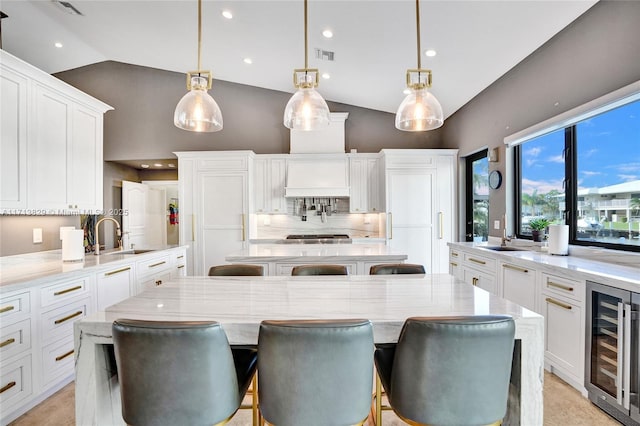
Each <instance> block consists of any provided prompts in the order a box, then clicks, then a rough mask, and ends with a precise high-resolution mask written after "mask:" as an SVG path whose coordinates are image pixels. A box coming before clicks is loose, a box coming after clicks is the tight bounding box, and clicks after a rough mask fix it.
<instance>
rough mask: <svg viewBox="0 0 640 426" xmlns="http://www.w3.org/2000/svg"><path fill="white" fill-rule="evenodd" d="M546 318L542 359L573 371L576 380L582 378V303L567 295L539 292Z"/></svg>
mask: <svg viewBox="0 0 640 426" xmlns="http://www.w3.org/2000/svg"><path fill="white" fill-rule="evenodd" d="M542 307H543V310H542V315H544V322H545V333H544V336H545V359H546V361H547V362H548V363H550V364H551V365H553V366H555V367H559V368H562V369H563V370H564V371H565V372H567V373H570V374H572V375H573V376H574V377H575V378H576V380H577V381H578V382H581V380H582V379H583V378H584V361H585V358H584V351H585V349H584V339H585V331H584V317H583V310H582V307H581V306H580V305H579V304H577V303H575V302H574V301H571V300H570V299H562V298H558V297H556V296H555V295H553V294H549V293H546V294H545V293H542Z"/></svg>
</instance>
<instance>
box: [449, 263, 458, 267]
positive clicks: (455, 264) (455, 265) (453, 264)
mask: <svg viewBox="0 0 640 426" xmlns="http://www.w3.org/2000/svg"><path fill="white" fill-rule="evenodd" d="M449 265H451V266H454V267H457V266H458V264H457V263H456V262H449Z"/></svg>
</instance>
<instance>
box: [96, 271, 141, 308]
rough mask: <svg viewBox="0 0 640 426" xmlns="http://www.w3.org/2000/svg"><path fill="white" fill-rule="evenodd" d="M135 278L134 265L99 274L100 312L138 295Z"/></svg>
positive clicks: (98, 295)
mask: <svg viewBox="0 0 640 426" xmlns="http://www.w3.org/2000/svg"><path fill="white" fill-rule="evenodd" d="M135 277H136V275H135V266H134V265H133V264H131V265H123V266H119V267H117V268H113V269H109V270H106V271H104V272H101V273H99V274H98V276H97V280H96V300H97V304H98V310H99V311H104V310H105V309H106V308H107V307H109V306H111V305H114V304H116V303H118V302H120V301H122V300H124V299H126V298H128V297H130V296H131V295H134V294H136V286H135V282H136V281H135Z"/></svg>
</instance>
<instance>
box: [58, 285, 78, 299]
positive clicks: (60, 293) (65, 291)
mask: <svg viewBox="0 0 640 426" xmlns="http://www.w3.org/2000/svg"><path fill="white" fill-rule="evenodd" d="M81 288H82V286H81V285H77V286H75V287H71V288H68V289H66V290H61V291H56V292H55V293H53V295H54V296H62V295H63V294H67V293H71V292H72V291H76V290H80V289H81Z"/></svg>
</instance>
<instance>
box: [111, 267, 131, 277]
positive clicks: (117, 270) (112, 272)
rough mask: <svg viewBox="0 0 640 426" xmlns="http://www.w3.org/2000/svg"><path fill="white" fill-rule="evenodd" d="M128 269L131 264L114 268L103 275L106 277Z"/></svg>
mask: <svg viewBox="0 0 640 426" xmlns="http://www.w3.org/2000/svg"><path fill="white" fill-rule="evenodd" d="M129 269H131V266H127V267H126V268H122V269H116V270H115V271H109V272H105V273H104V276H105V277H108V276H109V275H115V274H119V273H120V272H124V271H128V270H129Z"/></svg>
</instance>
